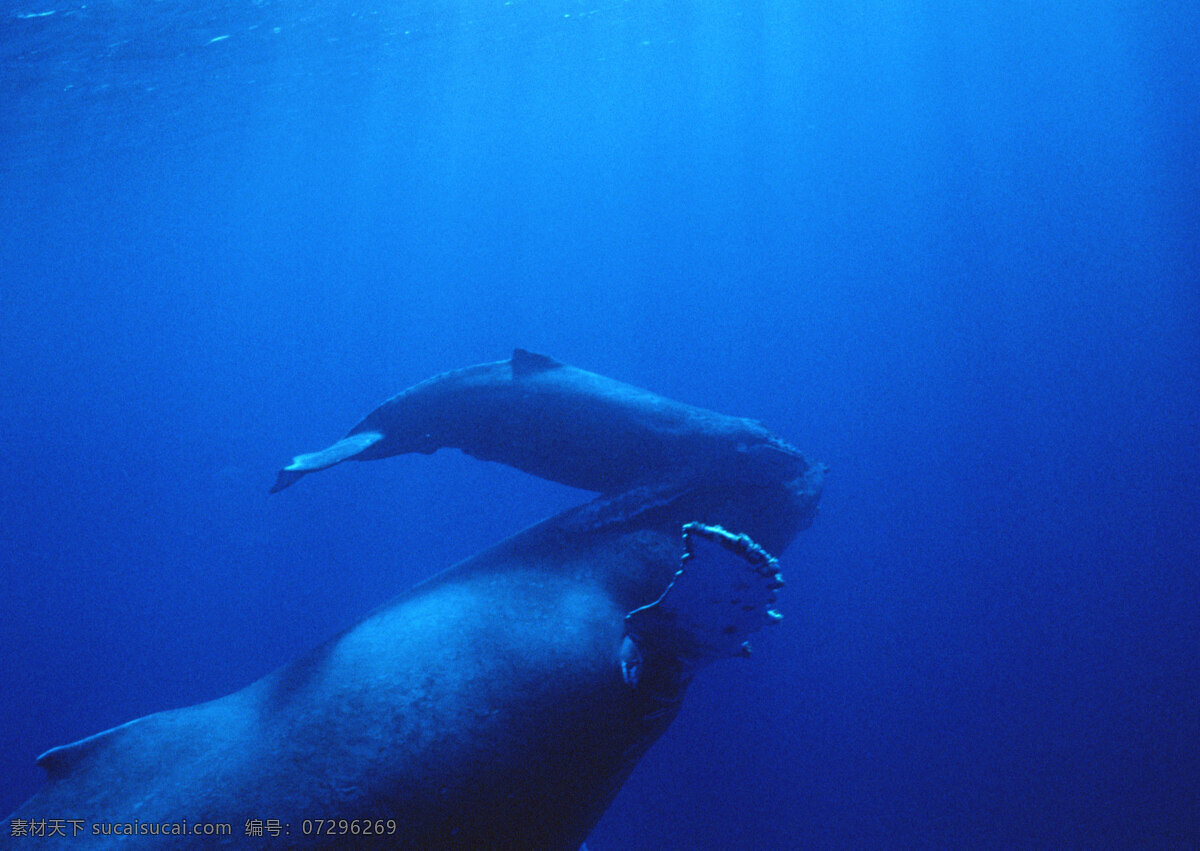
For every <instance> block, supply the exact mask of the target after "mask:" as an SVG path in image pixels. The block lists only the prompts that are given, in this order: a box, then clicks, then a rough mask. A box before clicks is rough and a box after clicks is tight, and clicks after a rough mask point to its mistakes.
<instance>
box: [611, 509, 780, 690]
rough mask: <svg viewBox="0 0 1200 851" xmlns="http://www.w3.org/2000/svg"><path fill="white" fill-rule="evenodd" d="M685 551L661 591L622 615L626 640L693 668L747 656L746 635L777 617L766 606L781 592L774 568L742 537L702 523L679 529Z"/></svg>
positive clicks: (773, 563) (768, 558)
mask: <svg viewBox="0 0 1200 851" xmlns="http://www.w3.org/2000/svg"><path fill="white" fill-rule="evenodd" d="M683 549H684V552H683V556H682V558H681V559H680V566H679V570H677V571H676V572H675V577H674V578H673V579H672V580H671V584H670V585H668V586H667V589H666V590H665V591H663V593H662V594H660V595H659V597H658V599H657V600H654V601H653V602H651V603H648V604H646V605H644V606H640V607H639V608H636V609H634V610H633V611H631V612H630V613H629V614H627V615H626V616H625V624H626V631H627V634H628V636H630V637H631V638H632V640H633V641H634V642H635V643H636V644H638V645H645V646H646V647H647V648H651V649H654V648H656V647H662V646H675V647H678V648H679V650H678V653H679V656H680V658H681V659H682V660H684V661H685V663H686V664H687V666H688V667H693V668H698V667H700V666H702V665H704V664H707V663H708V662H711V661H713V660H714V659H719V658H722V657H726V656H745V655H747V654H748V653H749V645H747V643H746V637H747V636H749V635H750V633H752V632H756V631H758V630H759V629H761V628H762V627H763V626H765V625H767V624H771V623H775V622H777V621H779V620H780V619H781V617H782V616H781V615H780V614H779V613H778V612H777V611H775V609H774V608H772V605H773V604H774V602H775V592H776V591H778V590H779V589H780V588H782V587H783V579H782V578H781V577H780V575H779V562H778V561H777V560H776V559H775V558H774V557H772V556H770V555H768V554H767V552H766V551H765V550H764V549H763V548H762V547H760V546H759V545H758V544H756V543H754V541H752V540H750V538H748V537H747V536H746V535H734V534H732V533H731V532H727V531H726V530H725V529H722V528H721V527H720V526H707V525H705V524H703V523H688V524H687V525H685V526H684V527H683Z"/></svg>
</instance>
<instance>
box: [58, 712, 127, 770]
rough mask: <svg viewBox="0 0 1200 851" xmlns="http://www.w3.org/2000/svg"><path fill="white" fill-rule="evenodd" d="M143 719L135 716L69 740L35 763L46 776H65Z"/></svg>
mask: <svg viewBox="0 0 1200 851" xmlns="http://www.w3.org/2000/svg"><path fill="white" fill-rule="evenodd" d="M144 720H146V719H145V718H144V717H143V718H135V719H133V720H132V721H127V722H126V723H124V724H121V725H119V726H116V727H113V728H111V729H108V730H104V731H102V732H100V733H96V734H95V735H92V736H88V737H87V738H86V739H80V740H79V741H77V742H71V743H70V744H69V745H60V746H59V747H57V748H50V750H48V751H46V752H45V753H44V754H42V755H41V756H39V757H38V758H37V764H38V766H39V767H41V768H43V769H45V771H46V776H47V777H49V778H50V779H51V780H58V779H59V778H62V777H66V776H67V775H68V774H70V773H71V772H72V771H74V770H75V769H76V768H77V767H78V766H79V765H80V764H81V763H83V762H85V761H86V760H88V759H90V758H91V757H92V756H93V755H95V754H97V753H100V752H101V751H103V750H105V749H106V748H107V747H108V746H109V745H111V744H112V743H113V742H114V741H115V740H117V739H118V738H119V737H120V736H122V735H124V733H125V731H126V730H127V729H128V728H129V727H130V726H132V725H134V724H137V723H138V722H139V721H144Z"/></svg>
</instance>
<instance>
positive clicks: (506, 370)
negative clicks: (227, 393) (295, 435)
mask: <svg viewBox="0 0 1200 851" xmlns="http://www.w3.org/2000/svg"><path fill="white" fill-rule="evenodd" d="M440 448H454V449H461V450H462V451H463V452H465V453H467V454H468V455H471V456H473V457H475V458H478V459H480V460H483V461H500V462H503V463H505V464H509V465H511V466H514V467H517V468H519V469H522V470H525V471H526V472H528V473H533V474H534V475H536V476H540V477H542V478H544V479H550V480H552V481H556V482H560V483H562V484H565V485H571V486H573V487H577V488H580V489H582V490H590V491H597V492H599V493H602V494H615V493H620V492H622V491H626V490H629V489H630V488H632V487H634V486H636V485H638V484H645V483H648V482H652V481H660V480H661V478H662V476H663V475H664V471H665V470H666V469H668V468H675V469H674V470H673V471H672V472H673V473H674V474H686V475H687V476H689V477H697V476H705V475H708V476H723V477H730V476H736V477H738V478H747V477H758V478H762V479H766V480H778V479H779V477H780V476H781V475H783V476H786V475H787V470H788V469H790V470H791V472H792V475H798V474H800V473H802V472H803V470H804V468H805V463H804V458H803V456H802V455H801V454H800V452H799V451H798V450H797V449H795V448H794V447H792V446H789V445H788V444H787V443H785V442H784V441H783V440H781V439H780V438H778V437H776V436H775V435H773V434H771V432H769V431H768V430H767V429H766V428H765V427H763V425H762V424H761V423H759V422H756V421H755V420H749V419H744V418H742V417H730V416H726V415H724V414H718V413H716V412H715V411H708V410H705V409H703V408H697V407H693V406H691V405H685V404H683V403H681V402H675V401H673V400H671V399H665V398H663V397H662V396H659V395H657V394H655V393H651V392H650V391H648V390H642V389H641V388H638V387H633V386H631V385H629V384H623V383H622V382H620V381H614V380H613V379H611V378H606V377H604V376H602V375H597V374H595V373H593V372H587V371H586V370H582V369H578V368H576V367H573V366H567V365H566V364H562V363H559V362H558V361H556V360H554V359H553V358H550V357H547V356H546V355H539V354H534V353H532V352H527V351H525V350H524V349H517V350H516V351H514V352H513V356H512V358H511V359H510V360H507V361H499V362H496V363H483V364H476V365H475V366H469V367H466V368H465V369H458V370H454V371H453V372H446V373H442V374H441V375H437V376H434V377H433V378H430V379H428V380H426V381H422V382H421V383H419V384H416V385H414V386H412V387H410V388H408V389H407V390H405V391H403V392H401V393H399V394H398V395H396V396H393V397H392V398H391V399H389V400H388V401H386V402H384V403H383V404H382V405H380V406H379V407H378V408H376V409H375V410H373V411H372V412H371V413H369V414H367V416H366V417H364V418H363V419H362V421H361V422H359V423H358V425H356V426H354V428H352V429H350V431H349V433H348V434H347V435H346V436H345V437H343V438H342V439H341V440H339V441H338V442H336V443H334V444H333V445H332V446H329V447H327V448H325V449H322V450H320V451H318V452H312V453H308V454H305V455H297V456H296V457H295V458H294V459H293V460H292V463H290V464H289V465H287V466H286V467H284V468H283V469H282V470H281V471H280V472H279V477H278V479H277V480H276V482H275V485H274V486H273V487H272V488H271V493H277V492H279V491H281V490H283V489H284V488H286V487H289V486H290V485H292V484H294V483H295V482H296V481H297V480H298V479H300V478H301V477H302V476H304V475H305V474H307V473H312V472H315V471H317V470H324V469H326V468H328V467H332V466H333V465H335V464H340V463H341V462H343V461H351V460H353V461H371V460H375V459H378V458H387V457H390V456H392V455H402V454H406V453H410V452H420V453H424V454H430V453H432V452H435V451H436V450H438V449H440ZM781 468H782V471H781Z"/></svg>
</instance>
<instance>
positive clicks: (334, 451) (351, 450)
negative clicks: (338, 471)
mask: <svg viewBox="0 0 1200 851" xmlns="http://www.w3.org/2000/svg"><path fill="white" fill-rule="evenodd" d="M381 440H383V435H382V434H381V433H379V432H377V431H360V432H358V433H357V434H351V435H347V436H346V437H343V438H342V439H341V440H339V441H338V442H337V443H335V444H333V446H328V447H326V448H325V449H322V450H320V451H319V452H309V453H308V454H307V455H297V456H296V457H295V458H293V459H292V463H291V464H288V465H287V466H286V467H284V468H283V469H282V470H280V471H279V476H278V477H277V478H276V479H275V484H274V486H272V488H271V493H279V491H281V490H283V489H284V488H286V487H287V486H288V485H291V484H293V483H294V482H295V481H296V480H297V479H299V478H300V477H301V476H303V475H304V474H305V473H312V472H315V471H317V470H324V469H325V468H326V467H332V466H333V465H334V464H340V463H342V462H343V461H346V460H349V459H350V458H353V457H354V456H355V455H358V454H359V453H360V452H363V451H364V450H366V449H368V448H369V447H371V446H374V445H375V444H376V443H378V442H379V441H381Z"/></svg>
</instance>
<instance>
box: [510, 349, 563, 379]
mask: <svg viewBox="0 0 1200 851" xmlns="http://www.w3.org/2000/svg"><path fill="white" fill-rule="evenodd" d="M560 366H562V364H561V363H559V362H558V361H556V360H555V359H554V358H552V357H550V356H549V355H539V354H537V353H536V352H527V351H525V350H524V349H513V355H512V371H513V378H523V377H525V376H527V375H536V374H537V373H539V372H545V371H546V370H548V369H557V368H558V367H560Z"/></svg>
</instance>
